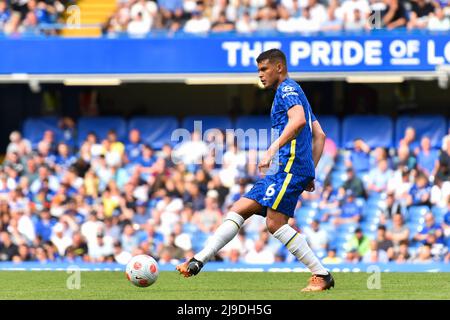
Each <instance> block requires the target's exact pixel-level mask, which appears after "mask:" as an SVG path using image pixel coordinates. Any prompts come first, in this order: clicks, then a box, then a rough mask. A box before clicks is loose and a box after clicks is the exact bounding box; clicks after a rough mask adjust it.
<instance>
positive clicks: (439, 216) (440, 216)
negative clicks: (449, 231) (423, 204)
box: [431, 206, 447, 224]
mask: <svg viewBox="0 0 450 320" xmlns="http://www.w3.org/2000/svg"><path fill="white" fill-rule="evenodd" d="M431 212H432V213H433V216H434V219H435V220H436V223H439V224H440V223H442V222H443V221H444V216H445V215H446V214H447V208H445V207H444V208H442V207H438V206H433V207H432V208H431Z"/></svg>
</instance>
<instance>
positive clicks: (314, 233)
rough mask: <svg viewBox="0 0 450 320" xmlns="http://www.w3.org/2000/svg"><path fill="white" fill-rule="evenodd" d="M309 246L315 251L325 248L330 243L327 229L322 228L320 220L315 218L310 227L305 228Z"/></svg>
mask: <svg viewBox="0 0 450 320" xmlns="http://www.w3.org/2000/svg"><path fill="white" fill-rule="evenodd" d="M304 233H305V235H306V239H307V240H308V243H309V246H310V247H311V249H313V250H314V251H318V250H325V249H326V248H327V244H328V236H327V233H326V231H325V230H323V229H320V223H319V221H318V220H313V221H312V222H311V225H310V226H309V227H306V228H305V230H304Z"/></svg>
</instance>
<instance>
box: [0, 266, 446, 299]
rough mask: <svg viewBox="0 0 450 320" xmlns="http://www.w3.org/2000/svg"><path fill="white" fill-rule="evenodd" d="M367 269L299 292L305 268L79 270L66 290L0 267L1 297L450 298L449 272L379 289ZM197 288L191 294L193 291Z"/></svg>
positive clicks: (52, 279)
mask: <svg viewBox="0 0 450 320" xmlns="http://www.w3.org/2000/svg"><path fill="white" fill-rule="evenodd" d="M370 275H371V274H368V273H334V277H335V280H336V287H335V288H334V289H331V290H329V291H326V292H317V293H302V292H300V289H301V288H303V287H304V286H305V285H306V283H307V280H308V277H309V274H307V273H270V272H265V273H258V272H253V273H252V272H203V273H201V274H199V275H198V276H196V277H193V278H189V279H185V278H182V277H181V276H179V275H178V274H177V273H176V272H175V271H174V272H162V273H161V274H160V276H159V279H158V281H157V282H156V283H155V284H154V285H153V286H151V287H148V288H138V287H134V286H133V285H132V284H131V283H129V282H128V281H127V280H126V277H125V273H124V272H101V271H95V272H81V276H80V284H81V286H80V289H72V290H69V289H67V280H68V278H69V277H70V276H71V275H70V274H68V273H66V272H51V271H42V272H40V271H2V272H0V283H1V286H0V299H2V300H3V299H33V300H34V299H96V300H102V299H120V300H125V299H134V300H144V299H152V300H165V299H168V300H179V299H183V300H185V299H187V297H189V298H188V299H205V300H210V299H214V300H216V299H217V300H222V299H230V300H241V299H242V300H252V299H255V300H256V299H258V300H293V299H299V300H307V299H318V300H347V299H358V300H359V299H386V300H392V299H427V300H428V299H431V300H435V299H450V273H381V275H380V276H381V289H373V290H369V289H367V279H368V277H369V276H370ZM193 293H195V294H193Z"/></svg>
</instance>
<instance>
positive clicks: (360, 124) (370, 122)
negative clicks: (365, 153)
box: [342, 116, 394, 149]
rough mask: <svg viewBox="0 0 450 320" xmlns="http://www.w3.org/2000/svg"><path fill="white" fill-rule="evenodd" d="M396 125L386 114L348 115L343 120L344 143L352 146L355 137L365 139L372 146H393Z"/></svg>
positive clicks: (348, 146) (346, 146)
mask: <svg viewBox="0 0 450 320" xmlns="http://www.w3.org/2000/svg"><path fill="white" fill-rule="evenodd" d="M393 132H394V126H393V122H392V120H391V118H389V117H386V116H348V117H346V118H345V119H344V121H343V122H342V140H343V141H342V144H343V146H344V147H345V148H349V149H350V148H352V147H353V141H354V140H355V139H363V140H364V141H365V142H366V143H367V144H368V145H369V146H370V147H371V148H376V147H383V148H390V147H392V137H393Z"/></svg>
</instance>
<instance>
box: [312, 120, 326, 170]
mask: <svg viewBox="0 0 450 320" xmlns="http://www.w3.org/2000/svg"><path fill="white" fill-rule="evenodd" d="M312 138H313V159H314V168H315V167H317V164H318V163H319V161H320V158H321V157H322V152H323V148H324V147H325V139H326V138H327V137H326V135H325V132H323V130H322V127H321V126H320V123H319V121H317V120H316V121H314V122H313V123H312Z"/></svg>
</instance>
